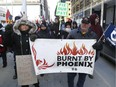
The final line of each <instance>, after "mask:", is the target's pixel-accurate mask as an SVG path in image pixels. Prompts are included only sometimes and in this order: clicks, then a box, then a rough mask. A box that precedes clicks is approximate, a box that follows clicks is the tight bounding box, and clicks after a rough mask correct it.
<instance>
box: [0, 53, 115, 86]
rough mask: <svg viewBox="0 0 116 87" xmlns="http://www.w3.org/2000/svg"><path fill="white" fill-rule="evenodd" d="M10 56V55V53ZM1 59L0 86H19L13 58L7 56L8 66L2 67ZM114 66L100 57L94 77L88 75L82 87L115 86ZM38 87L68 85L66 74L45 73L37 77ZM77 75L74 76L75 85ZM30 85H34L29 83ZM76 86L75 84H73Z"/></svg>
mask: <svg viewBox="0 0 116 87" xmlns="http://www.w3.org/2000/svg"><path fill="white" fill-rule="evenodd" d="M10 56H11V55H10ZM1 64H2V59H1V58H0V87H20V86H18V83H17V80H13V79H12V77H13V75H14V69H13V58H12V57H8V66H7V67H6V68H2V66H1ZM114 76H115V68H114V67H113V66H111V65H110V64H109V63H108V62H107V61H105V60H104V59H102V58H100V59H99V60H98V61H97V62H96V65H95V72H94V79H90V78H89V77H88V76H87V78H86V82H85V85H84V87H115V85H114V81H115V77H114ZM38 78H39V81H40V87H68V85H67V74H46V75H45V76H44V77H40V76H39V77H38ZM77 79H78V75H77V76H76V78H75V85H76V82H77ZM30 87H34V86H33V85H30ZM75 87H76V86H75Z"/></svg>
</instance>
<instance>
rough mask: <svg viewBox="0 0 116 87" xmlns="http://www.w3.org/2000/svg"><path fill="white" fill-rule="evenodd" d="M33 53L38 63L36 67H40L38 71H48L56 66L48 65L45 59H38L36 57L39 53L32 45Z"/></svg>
mask: <svg viewBox="0 0 116 87" xmlns="http://www.w3.org/2000/svg"><path fill="white" fill-rule="evenodd" d="M32 52H33V55H34V60H35V62H36V66H38V69H39V70H41V69H47V68H49V67H52V66H53V65H54V64H55V63H54V64H52V65H48V63H47V62H46V60H45V59H44V60H43V61H42V60H40V59H38V60H37V58H36V55H37V52H36V50H35V48H34V44H33V45H32Z"/></svg>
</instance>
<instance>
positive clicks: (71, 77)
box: [68, 73, 87, 87]
mask: <svg viewBox="0 0 116 87" xmlns="http://www.w3.org/2000/svg"><path fill="white" fill-rule="evenodd" d="M78 74H79V78H78V82H77V87H83V85H84V82H85V79H86V75H87V74H84V73H78ZM76 75H77V73H68V87H74V78H75V76H76Z"/></svg>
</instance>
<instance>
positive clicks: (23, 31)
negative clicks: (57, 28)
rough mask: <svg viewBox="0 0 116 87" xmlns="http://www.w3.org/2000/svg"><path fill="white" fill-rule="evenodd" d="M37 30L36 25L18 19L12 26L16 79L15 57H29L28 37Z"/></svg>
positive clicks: (23, 86) (36, 84)
mask: <svg viewBox="0 0 116 87" xmlns="http://www.w3.org/2000/svg"><path fill="white" fill-rule="evenodd" d="M36 30H37V26H36V24H34V23H32V22H30V21H29V20H24V19H19V20H17V21H16V22H15V24H14V26H13V34H12V40H11V41H12V42H10V43H12V46H13V51H14V55H15V77H16V78H17V68H16V56H17V55H20V56H21V55H22V56H23V55H30V54H31V51H30V45H29V37H30V35H31V34H33V33H35V32H36ZM34 86H35V87H39V83H35V84H34ZM21 87H29V85H22V86H21Z"/></svg>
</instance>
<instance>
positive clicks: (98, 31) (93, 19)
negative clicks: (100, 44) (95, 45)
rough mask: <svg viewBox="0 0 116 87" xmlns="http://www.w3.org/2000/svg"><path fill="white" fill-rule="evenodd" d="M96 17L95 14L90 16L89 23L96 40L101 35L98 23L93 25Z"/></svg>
mask: <svg viewBox="0 0 116 87" xmlns="http://www.w3.org/2000/svg"><path fill="white" fill-rule="evenodd" d="M97 17H98V15H97V14H95V13H94V14H92V15H91V16H90V22H91V27H90V28H91V30H92V31H94V32H95V33H96V34H97V36H98V38H100V37H101V36H102V34H103V31H102V27H101V26H100V24H99V23H97V24H95V19H96V18H97Z"/></svg>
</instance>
